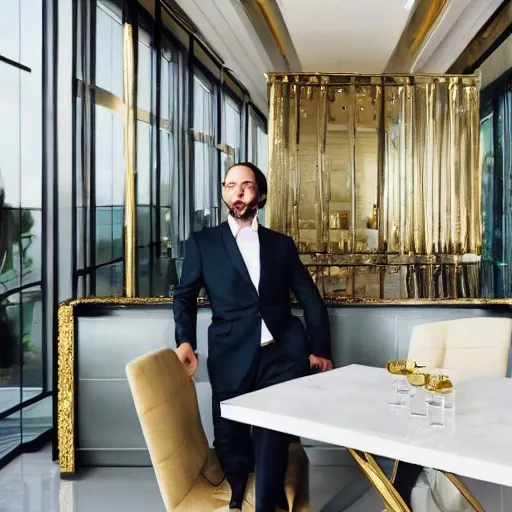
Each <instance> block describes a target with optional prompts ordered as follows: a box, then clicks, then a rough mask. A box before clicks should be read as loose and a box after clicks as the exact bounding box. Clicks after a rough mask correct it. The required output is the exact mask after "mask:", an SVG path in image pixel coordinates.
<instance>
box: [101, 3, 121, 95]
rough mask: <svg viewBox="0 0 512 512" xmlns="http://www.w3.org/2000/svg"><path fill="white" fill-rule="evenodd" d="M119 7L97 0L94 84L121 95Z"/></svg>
mask: <svg viewBox="0 0 512 512" xmlns="http://www.w3.org/2000/svg"><path fill="white" fill-rule="evenodd" d="M121 16H122V14H121V11H120V9H119V8H118V7H117V6H116V5H114V3H113V2H108V1H106V0H99V1H98V5H97V7H96V85H97V86H98V87H101V88H102V89H105V90H107V91H110V92H111V93H112V94H115V95H116V96H118V97H120V98H122V97H123V27H122V18H121Z"/></svg>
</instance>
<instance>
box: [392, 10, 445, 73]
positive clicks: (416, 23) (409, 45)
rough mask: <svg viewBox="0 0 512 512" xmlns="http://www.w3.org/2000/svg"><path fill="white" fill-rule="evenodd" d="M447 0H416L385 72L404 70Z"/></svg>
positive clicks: (431, 29)
mask: <svg viewBox="0 0 512 512" xmlns="http://www.w3.org/2000/svg"><path fill="white" fill-rule="evenodd" d="M448 5H449V2H448V0H418V1H417V2H416V5H415V7H414V10H413V12H412V14H411V15H410V17H409V20H408V22H407V25H406V27H405V28H404V30H403V31H402V35H401V36H400V39H399V40H398V43H397V45H396V47H395V49H394V51H393V54H392V55H391V58H390V59H389V61H388V63H387V64H386V68H385V72H386V73H388V72H394V71H400V72H406V71H409V70H410V69H411V67H412V65H413V63H414V60H415V58H416V56H417V55H418V53H419V51H420V49H421V48H422V46H423V45H424V43H425V41H427V40H428V37H429V35H430V34H432V32H433V31H434V30H435V28H436V25H437V24H438V23H439V21H440V20H441V18H442V14H443V12H444V11H445V9H446V8H447V7H448Z"/></svg>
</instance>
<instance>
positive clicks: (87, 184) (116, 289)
mask: <svg viewBox="0 0 512 512" xmlns="http://www.w3.org/2000/svg"><path fill="white" fill-rule="evenodd" d="M134 10H135V11H134ZM77 12H78V21H77V33H76V38H77V45H76V50H77V51H76V56H75V60H76V78H77V83H78V86H77V92H76V115H75V126H76V160H75V183H76V187H75V189H76V197H75V203H76V209H75V217H76V219H75V223H76V258H75V261H76V265H75V271H74V281H75V289H76V295H77V296H78V297H82V296H118V295H122V294H123V272H124V269H123V262H124V254H123V236H124V234H123V215H124V208H125V206H126V205H125V204H124V173H125V158H126V157H125V150H126V147H125V139H124V137H125V134H124V130H125V102H126V98H125V97H124V89H123V79H124V80H127V79H128V80H129V76H128V74H127V73H128V71H127V69H125V67H124V62H125V60H124V57H125V56H126V42H124V43H123V27H124V26H125V24H126V23H127V19H128V17H127V16H128V14H127V13H128V12H130V13H131V14H130V20H132V19H133V20H136V21H133V28H134V34H135V35H136V40H137V45H136V58H135V62H136V89H137V95H136V103H137V104H136V119H137V123H136V212H137V215H136V218H137V229H136V245H137V264H136V268H137V279H136V288H137V295H139V296H167V295H168V294H172V289H173V287H174V286H175V285H176V284H177V283H178V281H179V275H180V270H181V262H182V259H183V256H184V248H185V243H186V240H187V239H188V236H189V234H190V232H191V231H194V230H201V229H203V228H206V227H210V226H215V225H217V224H218V223H219V222H221V221H222V220H224V219H225V213H226V212H225V211H224V210H225V209H224V208H223V207H222V200H221V189H220V183H221V181H222V175H223V173H224V172H225V170H226V169H227V167H228V166H229V165H231V164H233V163H235V162H237V161H242V160H246V159H248V158H252V159H254V160H255V161H256V160H258V161H259V165H260V166H262V168H263V169H265V168H266V162H264V159H265V157H264V150H265V148H264V147H263V146H264V145H265V144H266V140H265V139H264V137H266V130H265V121H264V119H263V118H262V117H261V116H260V115H259V114H258V113H257V111H256V110H255V109H254V108H253V106H252V104H251V102H250V98H249V97H248V96H247V95H246V94H245V93H244V92H243V89H242V87H241V86H240V85H239V84H238V83H237V82H236V81H235V80H234V78H233V77H232V76H231V75H229V73H227V72H226V71H225V70H223V66H222V63H220V62H218V61H216V60H215V59H216V57H213V55H212V54H210V53H209V51H208V49H207V47H205V46H204V45H203V43H201V42H199V41H198V40H197V39H196V38H195V37H194V36H193V34H191V33H190V32H189V31H188V29H187V27H186V26H184V25H181V24H180V21H179V19H178V18H175V17H173V15H172V13H171V12H170V11H168V10H167V9H166V8H164V7H161V6H159V5H158V2H156V3H153V2H147V1H144V2H140V3H138V2H136V1H135V0H77ZM133 12H135V16H133ZM249 112H251V113H250V114H249ZM249 116H250V121H248V119H249ZM251 155H252V156H251Z"/></svg>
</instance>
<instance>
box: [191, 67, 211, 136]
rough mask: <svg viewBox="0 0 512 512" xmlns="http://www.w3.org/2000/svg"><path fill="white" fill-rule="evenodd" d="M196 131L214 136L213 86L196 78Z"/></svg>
mask: <svg viewBox="0 0 512 512" xmlns="http://www.w3.org/2000/svg"><path fill="white" fill-rule="evenodd" d="M194 131H196V132H200V133H203V134H205V135H211V136H213V135H214V133H215V126H214V123H213V86H212V85H211V84H210V83H209V82H206V81H203V80H201V79H200V78H198V77H197V76H194Z"/></svg>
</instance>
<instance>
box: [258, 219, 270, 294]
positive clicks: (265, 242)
mask: <svg viewBox="0 0 512 512" xmlns="http://www.w3.org/2000/svg"><path fill="white" fill-rule="evenodd" d="M258 237H259V239H260V286H259V288H260V290H261V288H262V286H263V284H264V283H265V280H266V278H267V275H268V271H269V268H270V265H271V263H272V240H270V238H271V237H270V231H269V230H268V229H267V228H264V227H263V226H261V225H260V226H258Z"/></svg>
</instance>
